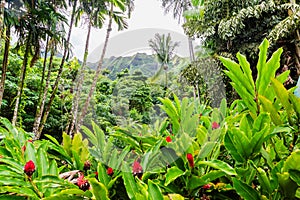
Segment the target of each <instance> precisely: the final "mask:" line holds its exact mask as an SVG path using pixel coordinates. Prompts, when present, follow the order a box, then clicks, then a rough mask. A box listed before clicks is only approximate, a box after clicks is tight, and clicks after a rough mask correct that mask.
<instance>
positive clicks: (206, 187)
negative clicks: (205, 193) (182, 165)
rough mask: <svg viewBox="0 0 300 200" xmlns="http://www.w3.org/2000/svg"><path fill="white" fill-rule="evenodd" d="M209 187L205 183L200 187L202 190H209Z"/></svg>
mask: <svg viewBox="0 0 300 200" xmlns="http://www.w3.org/2000/svg"><path fill="white" fill-rule="evenodd" d="M210 187H211V185H210V184H206V185H203V186H202V188H203V189H204V190H209V189H210Z"/></svg>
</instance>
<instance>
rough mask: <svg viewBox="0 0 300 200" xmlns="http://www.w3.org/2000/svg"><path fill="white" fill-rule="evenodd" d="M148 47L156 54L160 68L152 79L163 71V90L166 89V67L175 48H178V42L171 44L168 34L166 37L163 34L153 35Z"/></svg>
mask: <svg viewBox="0 0 300 200" xmlns="http://www.w3.org/2000/svg"><path fill="white" fill-rule="evenodd" d="M149 46H150V47H151V48H152V50H153V51H154V52H155V53H156V57H157V60H158V62H159V63H160V65H161V67H160V69H159V70H158V72H157V73H156V75H154V77H156V76H158V74H159V73H160V72H161V71H162V70H164V71H165V76H166V80H165V88H167V87H168V66H169V64H170V62H171V60H172V59H173V57H174V51H175V48H176V47H178V46H179V42H175V43H174V42H173V41H172V39H171V36H170V33H168V35H167V36H166V35H165V34H163V35H160V34H158V33H157V34H155V37H154V39H151V40H149Z"/></svg>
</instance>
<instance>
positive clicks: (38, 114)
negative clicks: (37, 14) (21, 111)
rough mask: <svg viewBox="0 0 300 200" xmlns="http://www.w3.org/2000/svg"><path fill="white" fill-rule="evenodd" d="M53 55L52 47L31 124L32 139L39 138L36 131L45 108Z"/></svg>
mask: <svg viewBox="0 0 300 200" xmlns="http://www.w3.org/2000/svg"><path fill="white" fill-rule="evenodd" d="M53 57H54V50H53V49H52V50H51V55H50V60H49V66H48V73H47V79H46V84H45V87H44V91H43V96H42V97H41V102H40V105H39V106H38V108H37V111H36V115H35V119H34V124H33V129H32V132H33V133H34V134H35V138H34V140H37V139H39V138H40V136H41V135H40V133H38V134H37V131H38V128H39V126H38V122H40V121H41V118H42V115H43V111H44V108H45V103H46V99H47V94H48V89H49V85H50V78H51V71H52V67H53Z"/></svg>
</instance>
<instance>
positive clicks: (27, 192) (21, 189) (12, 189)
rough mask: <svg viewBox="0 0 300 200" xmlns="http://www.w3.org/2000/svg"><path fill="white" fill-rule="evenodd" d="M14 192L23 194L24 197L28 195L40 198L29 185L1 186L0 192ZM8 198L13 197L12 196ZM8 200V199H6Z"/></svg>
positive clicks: (36, 198) (36, 199)
mask: <svg viewBox="0 0 300 200" xmlns="http://www.w3.org/2000/svg"><path fill="white" fill-rule="evenodd" d="M8 192H9V193H15V194H18V195H23V196H26V197H30V198H32V199H35V200H38V199H40V198H39V197H38V195H37V194H36V193H35V192H34V191H33V190H32V189H31V188H29V187H26V186H20V187H11V186H1V187H0V193H8ZM9 199H14V198H13V196H12V197H10V198H9ZM7 200H8V199H7Z"/></svg>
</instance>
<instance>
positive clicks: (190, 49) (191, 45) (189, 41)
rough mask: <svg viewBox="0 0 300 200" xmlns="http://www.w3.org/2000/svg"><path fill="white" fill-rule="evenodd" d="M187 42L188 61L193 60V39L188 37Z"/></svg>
mask: <svg viewBox="0 0 300 200" xmlns="http://www.w3.org/2000/svg"><path fill="white" fill-rule="evenodd" d="M188 43H189V53H190V61H191V62H193V61H195V53H194V45H193V39H192V38H190V37H188Z"/></svg>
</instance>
